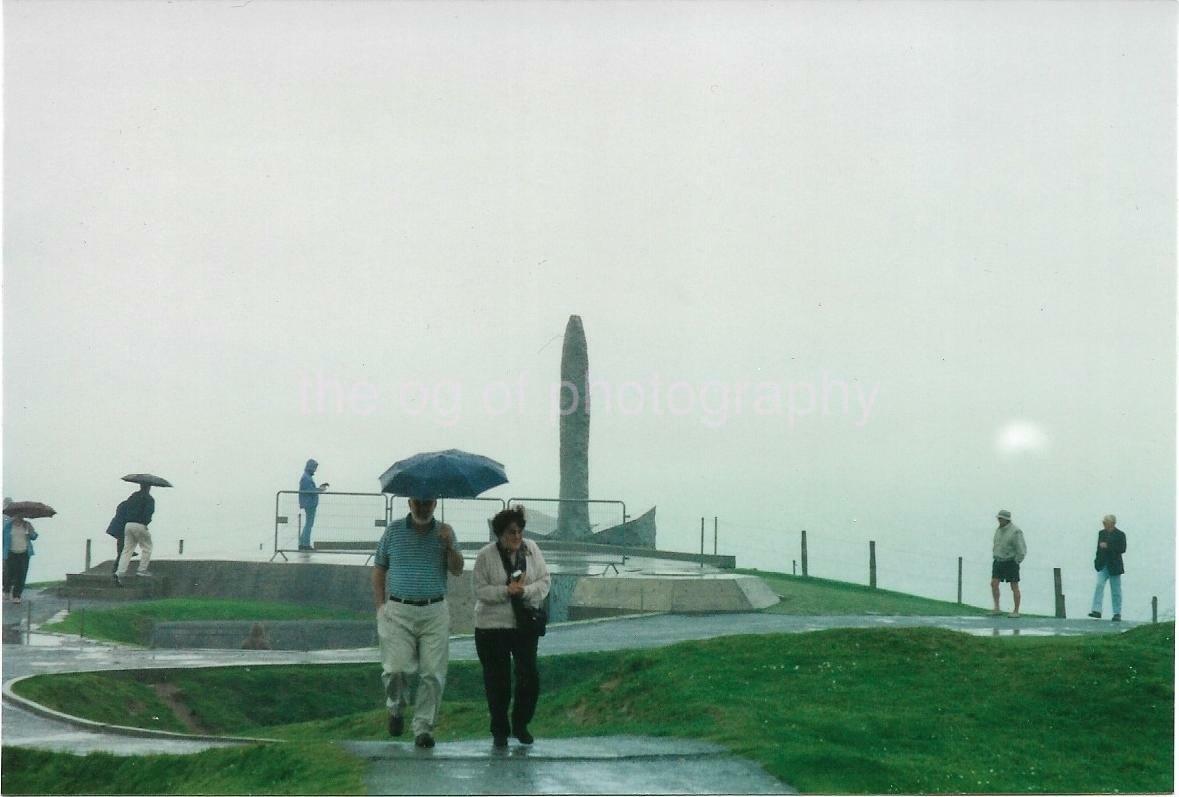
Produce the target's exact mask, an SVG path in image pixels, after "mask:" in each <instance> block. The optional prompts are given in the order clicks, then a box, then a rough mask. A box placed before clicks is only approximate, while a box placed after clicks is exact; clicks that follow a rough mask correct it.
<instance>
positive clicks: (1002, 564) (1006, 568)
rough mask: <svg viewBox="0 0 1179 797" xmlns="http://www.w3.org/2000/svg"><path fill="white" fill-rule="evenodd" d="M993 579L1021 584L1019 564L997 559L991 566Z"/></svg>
mask: <svg viewBox="0 0 1179 797" xmlns="http://www.w3.org/2000/svg"><path fill="white" fill-rule="evenodd" d="M991 578H995V579H998V580H999V581H1013V582H1015V583H1016V584H1018V583H1019V562H1017V561H1015V560H1014V559H995V560H994V562H993V563H992V564H991Z"/></svg>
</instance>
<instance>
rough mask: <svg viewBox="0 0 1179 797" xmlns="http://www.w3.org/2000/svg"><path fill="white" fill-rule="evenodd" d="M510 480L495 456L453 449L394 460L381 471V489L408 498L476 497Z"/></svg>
mask: <svg viewBox="0 0 1179 797" xmlns="http://www.w3.org/2000/svg"><path fill="white" fill-rule="evenodd" d="M507 481H508V475H507V473H505V472H504V466H503V465H501V464H500V463H498V462H496V461H495V460H494V459H488V458H487V457H483V456H480V455H478V454H468V453H467V452H466V451H459V450H458V449H455V448H452V449H449V450H447V451H429V452H426V453H422V454H414V455H413V456H412V457H410V458H409V459H403V460H401V461H400V462H395V463H393V465H392V466H391V467H390V468H389V469H388V470H387V471H385V472H384V473H382V474H381V492H384V493H393V494H394V495H404V496H406V497H408V498H474V497H475V496H477V495H479V493H481V492H483V491H484V490H490V489H491V488H492V487H495V486H497V485H500V484H506V483H507Z"/></svg>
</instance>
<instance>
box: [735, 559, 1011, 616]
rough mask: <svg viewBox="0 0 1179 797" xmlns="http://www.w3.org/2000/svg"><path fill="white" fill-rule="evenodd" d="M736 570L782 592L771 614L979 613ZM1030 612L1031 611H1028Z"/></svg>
mask: <svg viewBox="0 0 1179 797" xmlns="http://www.w3.org/2000/svg"><path fill="white" fill-rule="evenodd" d="M735 572H737V573H744V574H746V575H751V576H758V577H759V578H761V579H762V580H763V581H765V582H766V584H768V585H769V587H770V589H772V590H773V591H774V592H776V593H778V594H779V595H781V596H782V600H781V602H779V603H777V604H775V605H774V606H771V607H770V608H768V609H765V610H764V611H766V612H768V613H771V614H809V615H823V614H889V615H893V614H895V615H934V616H945V615H979V614H986V613H987V610H986V609H981V608H979V607H977V606H967V605H965V604H958V603H953V602H952V601H939V600H933V599H932V598H919V597H917V596H916V595H909V594H906V593H904V592H893V591H892V590H887V589H872V588H871V587H865V586H863V585H860V584H849V583H847V582H846V581H832V580H830V579H826V578H815V577H813V576H811V577H809V578H803V577H802V576H792V575H789V574H787V573H771V572H767V571H764V570H757V569H749V568H738V569H737V570H736V571H735ZM1028 616H1031V615H1028Z"/></svg>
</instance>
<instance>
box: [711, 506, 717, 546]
mask: <svg viewBox="0 0 1179 797" xmlns="http://www.w3.org/2000/svg"><path fill="white" fill-rule="evenodd" d="M716 528H717V517H716V515H713V516H712V555H713V556H716Z"/></svg>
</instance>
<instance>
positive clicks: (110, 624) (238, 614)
mask: <svg viewBox="0 0 1179 797" xmlns="http://www.w3.org/2000/svg"><path fill="white" fill-rule="evenodd" d="M371 619H372V616H371V614H370V613H368V612H351V611H347V610H345V609H334V608H329V607H320V606H306V605H303V604H293V603H268V602H262V601H241V600H229V599H221V598H166V599H163V600H154V601H137V602H135V603H133V604H131V605H128V606H118V607H115V608H111V609H85V610H76V611H74V612H72V613H71V614H70V615H69V616H67V617H66V618H65V619H63V620H60V621H58V622H56V623H49V624H47V625H44V626H42V629H43V630H46V631H57V632H61V633H66V634H78V633H82V632H83V631H84V632H85V634H86V636H87V637H91V638H94V639H106V640H110V641H112V642H123V643H127V644H131V645H145V644H147V643H148V642H149V641H150V639H151V629H152V626H153V625H154V624H155V623H162V622H174V621H183V620H371Z"/></svg>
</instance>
